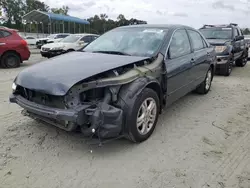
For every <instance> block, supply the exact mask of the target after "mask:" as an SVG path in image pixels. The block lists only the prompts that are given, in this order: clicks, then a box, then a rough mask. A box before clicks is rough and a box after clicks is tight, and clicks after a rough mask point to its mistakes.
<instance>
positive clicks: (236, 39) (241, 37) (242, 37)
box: [234, 36, 244, 41]
mask: <svg viewBox="0 0 250 188" xmlns="http://www.w3.org/2000/svg"><path fill="white" fill-rule="evenodd" d="M243 39H244V36H236V37H235V38H234V40H235V41H239V40H243Z"/></svg>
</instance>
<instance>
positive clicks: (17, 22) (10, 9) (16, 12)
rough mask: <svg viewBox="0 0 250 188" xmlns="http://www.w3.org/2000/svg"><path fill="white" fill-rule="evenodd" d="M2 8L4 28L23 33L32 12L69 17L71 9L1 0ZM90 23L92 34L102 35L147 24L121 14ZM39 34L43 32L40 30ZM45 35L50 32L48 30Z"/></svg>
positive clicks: (98, 17) (31, 1) (36, 0)
mask: <svg viewBox="0 0 250 188" xmlns="http://www.w3.org/2000/svg"><path fill="white" fill-rule="evenodd" d="M0 6H1V7H2V8H5V9H6V11H7V14H8V16H7V20H5V21H4V22H2V25H3V26H6V27H10V28H15V29H18V30H19V31H23V29H24V28H23V26H22V16H23V15H25V14H27V13H29V12H30V11H32V10H40V11H44V12H51V13H56V14H63V15H68V12H69V10H70V7H68V6H63V7H61V8H51V7H49V6H48V5H46V4H45V3H44V2H41V1H40V0H0ZM87 20H88V21H89V22H90V27H89V31H90V32H92V33H97V34H102V33H104V32H106V31H108V30H110V29H113V28H115V27H118V26H125V25H131V24H147V22H146V21H144V20H138V19H135V18H131V19H126V18H125V16H124V15H122V14H120V15H119V16H118V17H117V19H116V20H113V19H110V18H109V17H108V15H107V14H100V15H94V16H93V17H90V18H88V19H87ZM30 28H31V31H32V32H36V29H37V27H36V26H35V25H32V27H30ZM38 29H39V31H38V32H42V30H41V28H39V27H38ZM44 32H45V33H47V32H48V30H47V29H46V30H45V31H44Z"/></svg>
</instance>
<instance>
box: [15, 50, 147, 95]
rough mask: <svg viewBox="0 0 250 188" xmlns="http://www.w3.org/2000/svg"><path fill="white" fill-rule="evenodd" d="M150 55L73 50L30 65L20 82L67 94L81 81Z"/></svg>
mask: <svg viewBox="0 0 250 188" xmlns="http://www.w3.org/2000/svg"><path fill="white" fill-rule="evenodd" d="M147 58H148V57H136V56H119V55H108V54H99V53H88V52H71V53H69V54H63V55H61V56H58V57H55V58H53V59H50V60H46V61H44V62H41V63H39V64H35V65H33V66H31V67H28V68H26V69H25V70H23V71H21V72H20V73H19V75H18V77H17V79H16V83H17V84H18V85H21V86H23V87H25V88H29V89H33V90H36V91H41V92H44V93H47V94H52V95H65V94H66V93H67V91H68V90H69V89H70V88H71V87H72V86H73V85H74V84H76V83H78V82H80V81H81V80H84V79H86V78H88V77H90V76H93V75H96V74H99V73H101V72H105V71H108V70H111V69H114V68H117V67H120V66H124V65H127V64H131V63H134V62H136V61H141V60H144V59H147ZM55 70H57V71H55ZM65 75H67V76H65Z"/></svg>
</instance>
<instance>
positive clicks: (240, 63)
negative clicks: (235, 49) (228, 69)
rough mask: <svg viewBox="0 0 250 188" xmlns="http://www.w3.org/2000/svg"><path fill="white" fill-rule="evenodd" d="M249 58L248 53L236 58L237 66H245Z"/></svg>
mask: <svg viewBox="0 0 250 188" xmlns="http://www.w3.org/2000/svg"><path fill="white" fill-rule="evenodd" d="M247 60H248V54H247V55H245V56H243V57H242V58H240V59H238V60H236V62H235V65H236V66H237V67H244V66H245V65H246V64H247Z"/></svg>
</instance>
